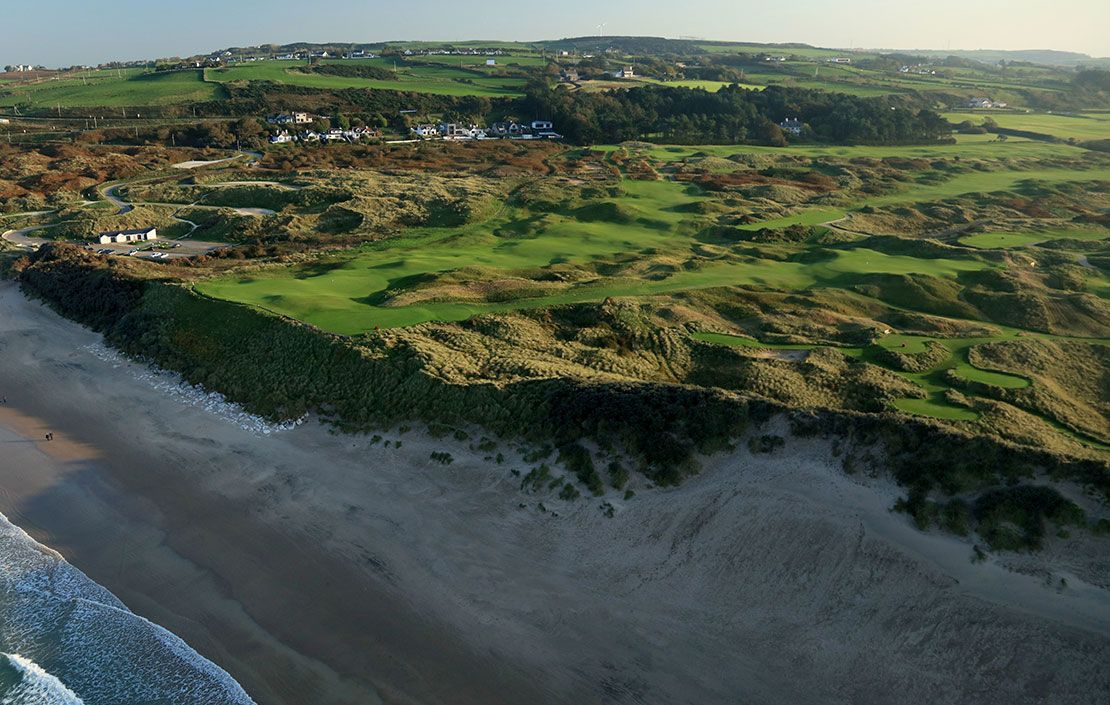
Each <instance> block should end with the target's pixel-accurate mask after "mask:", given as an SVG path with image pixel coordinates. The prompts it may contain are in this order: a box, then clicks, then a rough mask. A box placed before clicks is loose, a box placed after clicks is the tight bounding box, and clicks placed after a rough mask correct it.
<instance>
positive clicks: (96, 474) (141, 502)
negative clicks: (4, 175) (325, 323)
mask: <svg viewBox="0 0 1110 705" xmlns="http://www.w3.org/2000/svg"><path fill="white" fill-rule="evenodd" d="M97 342H98V336H96V335H95V334H92V333H90V332H89V331H86V330H84V329H82V328H80V327H78V326H76V325H74V324H72V323H70V322H67V321H64V320H62V319H59V318H58V317H57V316H56V315H54V314H53V313H52V312H50V311H49V310H47V309H45V308H44V307H42V306H40V305H38V304H35V303H32V302H28V301H27V300H25V299H24V298H23V297H22V296H20V295H19V294H18V292H17V291H16V290H15V288H14V287H13V286H12V285H11V284H9V283H0V369H2V370H4V376H3V377H2V378H0V394H6V395H7V396H8V399H9V404H10V405H11V407H12V408H14V409H16V410H18V412H19V413H20V414H21V415H22V418H25V419H32V420H33V424H35V425H32V426H29V427H26V428H27V429H28V430H27V433H32V432H36V433H37V432H38V431H39V430H41V429H43V428H51V429H53V430H54V431H55V433H57V434H58V436H59V437H60V438H63V439H65V440H64V442H67V443H68V442H71V441H72V443H74V444H79V446H75V447H80V448H85V449H91V450H89V452H87V454H86V456H85V457H83V458H52V457H50V456H49V455H48V454H44V453H42V452H39V451H38V449H37V448H35V447H33V446H32V445H29V444H26V443H24V444H23V445H18V444H17V445H13V446H12V447H13V448H18V449H19V453H20V454H19V455H18V457H17V456H15V455H11V454H9V455H8V456H6V457H0V487H3V488H4V493H3V494H0V511H3V512H4V513H5V514H7V515H8V516H9V517H10V518H11V519H12V520H13V521H14V522H16V523H17V524H20V525H22V526H24V527H25V528H26V529H27V530H28V531H29V532H30V533H31V534H32V535H33V536H35V537H36V538H37V539H39V540H42V541H43V542H45V543H47V544H48V545H51V546H52V547H54V548H56V549H58V550H60V551H61V552H62V553H63V554H64V555H65V556H66V557H67V559H68V560H70V561H71V562H72V563H74V564H75V565H76V566H77V567H79V568H81V569H82V570H84V571H85V572H86V573H88V574H89V575H90V577H92V578H93V579H95V580H97V581H98V582H100V583H101V584H103V585H105V586H106V587H108V588H109V589H111V590H113V592H115V593H116V594H117V595H118V596H119V597H120V598H121V599H123V600H124V602H126V603H127V604H128V605H129V606H130V607H131V608H132V609H133V610H135V611H136V612H138V613H140V614H144V615H146V616H148V617H151V618H152V619H154V620H155V621H157V622H159V623H161V624H163V625H165V626H167V627H168V628H170V629H171V630H173V631H175V632H177V633H178V634H180V635H181V636H182V637H184V638H185V639H186V640H187V641H188V642H189V643H190V644H191V645H192V646H194V648H197V649H198V650H199V651H200V652H201V653H202V654H204V655H205V656H207V657H209V658H212V659H213V660H214V661H216V662H217V663H218V664H220V665H221V666H223V667H224V668H226V669H227V670H228V671H229V672H231V673H232V675H234V676H235V677H237V678H238V679H239V680H240V682H241V683H242V684H243V685H244V687H245V688H246V689H247V692H248V693H250V694H251V695H252V696H253V697H254V698H255V699H256V700H257V701H258V702H259V703H261V704H262V705H269V704H270V703H304V702H313V703H363V702H373V701H374V700H375V699H376V698H378V697H381V698H382V699H383V700H384V701H386V702H391V703H392V702H396V703H452V704H456V703H483V704H486V703H521V702H529V703H584V702H613V703H674V702H697V703H736V702H745V703H799V702H806V703H858V702H876V701H881V702H888V703H920V702H930V703H1040V702H1045V701H1046V700H1051V701H1052V702H1056V703H1099V702H1105V700H1106V698H1107V697H1108V695H1110V674H1108V673H1107V671H1106V669H1105V664H1106V663H1107V661H1108V659H1110V607H1108V605H1110V600H1108V595H1110V592H1108V591H1107V590H1106V589H1105V588H1104V587H1098V585H1097V584H1096V583H1098V581H1097V580H1091V581H1087V580H1085V579H1083V578H1082V577H1081V576H1079V575H1077V572H1076V571H1072V570H1071V569H1070V568H1069V567H1068V566H1064V567H1063V568H1061V567H1060V564H1059V563H1058V562H1057V557H1058V556H1059V555H1066V554H1068V552H1069V551H1071V552H1072V555H1075V552H1082V551H1086V552H1094V554H1093V557H1092V556H1090V555H1087V556H1079V557H1078V558H1076V560H1080V559H1081V560H1080V562H1081V564H1082V566H1083V567H1084V570H1087V571H1088V572H1089V571H1090V570H1094V569H1095V568H1092V567H1091V566H1092V565H1094V566H1096V567H1097V565H1099V563H1100V561H1101V558H1100V556H1103V555H1105V550H1106V543H1105V540H1104V539H1103V540H1100V542H1095V543H1089V542H1088V543H1084V541H1086V540H1085V539H1084V540H1079V539H1076V540H1074V541H1075V542H1074V543H1069V542H1064V541H1062V540H1059V541H1058V540H1055V539H1054V542H1055V543H1053V545H1051V546H1050V551H1049V552H1048V553H1047V554H1046V557H1045V558H1043V559H1040V558H1027V560H1029V561H1034V562H1036V561H1041V563H1040V564H1039V569H1040V570H1043V571H1047V572H1048V573H1050V574H1053V575H1057V574H1059V575H1064V574H1065V573H1066V574H1068V575H1073V576H1076V580H1075V582H1074V583H1073V582H1072V580H1070V579H1069V581H1068V582H1069V587H1068V588H1067V589H1063V590H1060V589H1057V588H1056V587H1055V586H1054V585H1055V584H1053V583H1051V582H1046V581H1044V580H1043V579H1041V577H1040V576H1039V575H1035V574H1032V573H1031V572H1023V573H1020V574H1019V573H1015V572H1012V571H1010V570H1007V568H1006V565H1004V561H1001V560H996V559H992V560H988V561H987V562H985V563H972V562H971V560H970V556H971V549H970V545H969V544H968V543H966V542H964V541H962V540H960V539H957V538H954V537H950V536H944V535H940V534H933V533H930V534H923V533H921V532H918V531H917V530H915V529H914V528H912V526H910V524H909V523H908V522H907V521H906V518H905V517H903V516H901V515H898V514H893V513H891V512H890V511H889V507H890V506H891V504H892V502H893V499H894V497H895V496H896V491H895V489H894V488H893V487H891V486H890V485H889V483H887V482H885V481H883V480H877V479H867V480H865V479H858V478H853V477H848V476H845V475H844V474H843V473H841V472H840V471H839V470H838V469H837V464H836V463H835V460H834V459H833V458H831V454H830V451H829V448H828V446H827V444H825V443H824V442H821V441H808V440H807V441H803V440H798V439H790V440H788V441H787V448H786V451H784V452H779V453H777V454H775V455H771V456H752V455H750V454H749V453H748V451H747V450H745V449H743V444H740V447H741V450H737V451H735V452H734V453H732V454H729V455H722V456H718V457H714V458H711V459H709V460H708V461H707V463H706V466H705V469H704V471H703V473H702V474H701V475H700V476H698V477H696V478H694V479H692V480H690V481H689V482H688V483H687V484H685V485H683V486H682V487H679V488H675V489H667V490H662V489H647V488H646V487H644V486H643V484H642V481H641V484H640V485H639V486H636V487H635V489H636V492H637V494H636V496H635V497H633V498H632V499H631V500H629V501H627V502H625V501H623V499H622V498H621V497H620V496H619V495H617V494H616V493H614V492H610V494H609V495H608V496H606V497H605V498H586V497H583V498H581V499H579V500H577V501H576V502H572V503H567V502H563V501H561V500H558V499H556V498H554V496H553V494H545V495H542V496H533V495H528V494H525V493H522V492H521V490H520V484H519V483H520V479H519V478H518V477H515V476H513V475H512V474H510V472H509V470H510V468H514V467H515V468H517V469H519V470H522V471H524V472H526V471H527V466H526V465H525V464H523V463H522V462H521V461H520V460H519V456H518V455H517V454H516V453H514V452H513V451H512V449H510V448H509V447H508V445H507V444H505V443H502V444H501V447H500V448H499V450H501V451H502V452H505V453H506V455H507V456H509V459H508V461H507V462H506V463H505V464H504V465H497V464H495V463H491V462H488V461H484V460H483V459H482V456H484V455H485V453H482V452H476V451H472V450H470V449H469V448H468V447H467V444H466V443H463V444H459V443H456V442H453V441H448V440H446V439H444V440H436V439H433V438H431V437H428V436H427V435H424V434H419V433H417V432H415V431H412V432H409V433H406V434H403V435H400V434H398V433H396V432H393V433H385V434H383V435H384V436H385V440H388V441H390V444H389V447H383V444H382V443H375V442H373V439H372V438H369V437H366V436H342V435H340V436H337V435H333V434H331V433H329V432H328V430H327V429H326V428H324V427H321V426H319V425H318V424H316V423H314V422H310V423H307V424H304V425H302V426H299V427H297V428H294V429H291V430H284V431H281V432H277V433H271V434H269V435H265V434H261V433H257V432H253V431H252V430H251V429H250V428H249V427H248V428H244V427H243V425H242V424H237V423H234V422H233V421H231V420H229V419H228V417H227V416H226V415H221V414H218V413H213V412H212V411H210V410H208V409H205V408H204V407H203V405H197V404H189V403H185V402H183V401H182V400H181V399H180V398H175V397H174V396H172V395H167V394H165V393H164V391H163V390H161V389H159V388H157V387H155V386H153V385H152V384H151V383H150V380H149V379H147V378H144V375H146V374H149V370H146V368H143V367H142V366H139V365H135V364H134V363H126V362H125V363H121V364H115V365H113V364H111V363H109V362H107V361H106V360H104V359H100V358H98V357H96V356H94V355H92V354H90V352H89V350H88V349H86V348H87V346H90V345H95V344H96V343H97ZM63 391H64V394H63V393H62V392H63ZM6 419H8V417H6V416H5V417H3V418H0V425H6V423H5V420H6ZM17 425H18V424H16V423H15V422H13V426H17ZM9 428H10V427H9ZM17 440H18V439H17ZM398 440H399V441H401V444H400V447H397V446H396V445H395V443H394V442H395V441H398ZM55 442H58V441H55ZM433 451H446V452H450V453H451V454H452V456H453V457H454V462H453V463H452V464H450V465H448V466H443V465H440V464H437V463H434V462H432V461H431V460H430V459H429V456H430V454H431V453H432V452H433ZM32 479H33V481H32ZM606 501H607V502H609V503H611V504H612V505H613V507H614V516H613V518H607V517H606V516H605V514H604V513H603V512H602V502H606ZM540 502H542V503H543V504H544V505H545V507H546V509H547V511H546V512H544V511H540V510H539V508H538V505H539V503H540ZM522 505H523V506H522ZM1102 562H1103V563H1104V561H1102ZM1101 570H1102V571H1103V572H1105V571H1106V566H1105V565H1103V566H1102V569H1101Z"/></svg>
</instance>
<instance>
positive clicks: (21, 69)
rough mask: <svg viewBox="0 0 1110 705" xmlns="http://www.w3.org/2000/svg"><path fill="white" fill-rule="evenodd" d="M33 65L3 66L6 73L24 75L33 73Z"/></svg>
mask: <svg viewBox="0 0 1110 705" xmlns="http://www.w3.org/2000/svg"><path fill="white" fill-rule="evenodd" d="M34 70H35V66H34V64H16V65H14V66H5V67H4V71H5V72H7V73H26V72H27V71H34Z"/></svg>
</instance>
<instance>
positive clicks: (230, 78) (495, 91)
mask: <svg viewBox="0 0 1110 705" xmlns="http://www.w3.org/2000/svg"><path fill="white" fill-rule="evenodd" d="M329 63H353V64H356V65H371V66H378V67H380V68H389V69H392V67H393V62H391V61H387V60H384V59H365V60H360V61H352V62H342V61H336V62H329ZM303 68H305V64H304V63H303V62H299V61H262V62H257V63H253V64H237V65H234V66H231V67H228V68H222V69H207V70H206V71H205V78H206V80H208V81H212V82H216V83H231V82H234V81H273V82H274V83H281V84H285V85H290V86H302V87H305V88H328V89H344V88H377V89H381V90H394V91H412V92H417V93H431V94H436V95H477V96H488V97H496V96H514V95H520V89H521V88H522V87H523V86H524V80H523V79H519V78H501V77H484V76H480V75H475V74H474V73H473V72H472V71H467V70H463V69H457V68H451V67H449V66H443V67H424V66H405V65H403V64H401V65H400V66H399V68H398V70H397V78H396V79H395V80H388V79H372V78H359V77H349V76H332V75H327V74H317V73H306V72H303V71H301V70H299V69H303Z"/></svg>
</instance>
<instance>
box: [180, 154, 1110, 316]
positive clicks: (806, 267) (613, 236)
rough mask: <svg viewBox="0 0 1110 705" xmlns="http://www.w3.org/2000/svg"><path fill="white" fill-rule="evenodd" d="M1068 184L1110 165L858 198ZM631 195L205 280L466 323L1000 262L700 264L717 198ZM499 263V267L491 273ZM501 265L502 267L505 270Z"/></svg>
mask: <svg viewBox="0 0 1110 705" xmlns="http://www.w3.org/2000/svg"><path fill="white" fill-rule="evenodd" d="M1028 179H1035V180H1039V181H1044V182H1050V183H1051V182H1061V181H1076V180H1084V181H1085V180H1093V179H1110V169H1102V170H1091V171H1082V170H1067V169H1040V170H1036V171H1026V172H971V173H967V174H961V175H958V176H956V177H955V178H953V179H950V180H949V181H946V182H943V183H939V184H925V185H922V184H917V185H914V186H912V187H911V188H909V189H907V190H905V191H900V192H897V193H893V194H889V195H885V196H879V197H873V198H869V199H866V200H865V201H863V202H861V203H859V204H857V205H864V204H866V205H874V206H879V205H891V204H898V203H910V202H915V201H928V200H933V199H937V198H945V197H950V196H954V195H959V194H964V193H971V192H983V191H995V190H1003V189H1007V188H1012V187H1013V186H1015V185H1017V184H1019V183H1021V182H1023V181H1025V180H1028ZM623 187H624V189H625V192H624V195H623V196H621V197H619V198H616V199H607V200H603V201H602V202H601V204H599V205H604V206H606V208H607V210H605V211H604V212H605V217H603V218H596V219H594V218H593V217H592V216H586V217H585V218H583V217H571V216H567V215H557V214H546V215H545V216H544V217H543V220H542V224H541V225H540V226H539V227H538V229H537V230H535V232H533V233H532V234H530V235H529V236H528V237H523V238H511V237H497V236H495V235H493V234H492V232H493V231H494V230H496V229H498V228H500V227H513V226H516V225H519V224H520V223H521V222H527V221H528V220H529V219H531V218H532V217H533V214H532V213H529V212H526V211H520V210H518V209H508V212H506V213H502V214H501V215H500V216H498V217H497V218H495V219H494V220H492V221H486V222H480V223H474V224H471V225H468V226H464V227H463V228H461V229H455V228H424V229H419V230H416V231H414V232H412V233H410V234H408V235H407V236H406V237H405V238H403V239H396V240H389V241H386V242H382V243H375V244H372V245H367V246H364V247H363V248H361V249H359V250H357V251H355V252H354V253H344V254H341V255H337V256H331V257H328V258H326V259H324V260H322V261H320V262H317V263H314V264H312V265H311V266H308V267H304V268H283V269H277V270H265V271H262V272H259V273H257V274H250V275H246V276H243V275H238V276H233V277H229V278H223V279H216V280H212V281H208V282H204V283H202V284H199V285H198V290H199V291H200V292H201V293H203V294H205V295H208V296H212V297H215V298H221V299H227V300H230V301H237V302H241V303H247V304H252V305H256V306H260V307H262V308H265V309H268V310H270V311H274V312H276V313H280V314H283V315H287V316H291V317H293V318H297V319H300V320H303V321H305V322H308V323H311V324H312V325H315V326H318V327H320V328H323V329H325V330H329V331H332V332H335V333H340V334H347V335H351V334H357V333H360V332H364V331H367V330H371V329H374V328H377V327H381V328H389V327H396V326H409V325H414V324H417V323H422V322H425V321H433V320H438V321H456V320H462V319H466V318H469V317H471V316H474V315H476V314H480V313H489V312H495V311H507V310H516V309H522V308H536V307H541V306H550V305H554V304H563V303H574V302H584V301H600V300H603V299H606V298H608V297H613V296H633V295H649V294H661V293H669V292H677V291H684V290H691V289H704V288H709V287H718V286H732V285H744V286H757V287H767V288H775V289H805V288H808V287H813V286H848V285H851V284H852V283H853V282H855V281H860V277H863V276H864V275H870V274H907V275H908V274H924V275H931V276H935V277H943V278H954V277H956V276H958V275H959V274H960V273H963V272H973V271H978V270H983V269H988V268H990V267H992V266H995V265H992V264H989V263H988V262H986V261H983V260H978V259H975V258H955V257H950V258H945V257H935V258H923V257H914V256H910V255H902V254H887V253H881V252H876V251H874V250H871V249H864V248H847V249H835V250H826V251H824V252H823V253H822V254H821V256H819V257H816V258H810V259H807V260H805V261H800V260H798V259H792V260H788V261H781V260H779V259H774V260H772V259H763V258H759V257H751V256H749V257H746V258H728V259H715V260H712V261H705V262H697V263H696V264H693V265H691V264H690V257H691V253H690V248H691V247H692V246H693V245H695V244H696V241H695V240H694V239H693V237H692V235H693V234H694V232H695V222H694V221H693V220H692V219H690V218H689V217H688V216H686V215H685V214H684V213H683V212H682V210H683V208H682V207H683V206H689V205H690V204H696V203H697V202H698V201H704V200H707V197H706V196H705V195H702V194H698V193H697V192H692V191H691V188H690V187H687V186H684V185H682V184H678V183H675V182H670V181H632V180H625V181H623ZM845 213H846V211H844V210H838V209H829V208H811V209H805V210H802V211H800V212H798V213H795V214H791V215H788V216H784V217H781V218H775V219H771V220H765V221H761V222H758V223H754V224H750V225H747V226H743V227H744V228H746V229H749V230H754V229H758V228H783V227H787V226H790V225H795V224H803V225H813V224H817V223H821V222H826V221H830V220H835V219H837V218H840V217H842V216H843V215H844V214H845ZM621 257H624V258H627V257H634V258H639V259H641V260H643V261H645V262H651V261H658V262H659V266H658V267H656V268H654V269H651V268H649V269H647V270H645V271H642V272H639V273H630V272H627V271H624V272H623V273H622V272H621V271H617V272H616V273H614V274H611V275H604V274H600V273H595V274H591V275H589V276H586V277H585V278H580V279H579V280H577V281H575V282H573V283H572V284H571V285H569V286H563V287H559V288H558V290H557V291H554V292H551V291H549V290H547V289H544V288H543V287H542V286H530V287H525V288H524V289H523V290H521V289H519V288H518V289H517V293H516V294H515V295H506V296H505V297H503V300H498V301H496V302H490V301H488V300H485V301H482V300H478V301H460V300H457V299H455V300H443V301H437V300H435V299H434V298H433V299H431V300H422V301H420V302H414V303H409V304H404V303H400V304H399V303H396V302H392V301H390V297H389V295H388V292H390V291H391V290H396V289H398V288H403V287H405V286H406V285H407V284H408V283H410V282H413V281H415V280H418V279H419V278H421V277H427V276H429V275H435V274H439V273H445V272H451V271H467V270H472V271H476V270H481V272H480V273H476V274H475V275H474V277H472V279H476V280H483V279H485V280H488V279H496V278H497V277H498V276H510V275H511V273H514V272H519V271H521V270H527V269H530V268H537V267H546V266H549V265H553V264H566V265H573V266H578V267H585V266H587V265H591V264H596V263H599V262H605V261H608V260H611V259H613V258H621ZM491 272H492V273H491ZM498 273H501V274H500V275H499V274H498Z"/></svg>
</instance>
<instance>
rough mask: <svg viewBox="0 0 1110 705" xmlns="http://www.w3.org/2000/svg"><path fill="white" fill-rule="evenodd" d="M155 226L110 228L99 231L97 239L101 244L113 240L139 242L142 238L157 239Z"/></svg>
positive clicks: (109, 242) (107, 243)
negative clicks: (102, 231) (133, 228)
mask: <svg viewBox="0 0 1110 705" xmlns="http://www.w3.org/2000/svg"><path fill="white" fill-rule="evenodd" d="M157 239H158V229H157V228H144V229H139V230H110V231H108V232H104V233H100V235H98V236H97V240H98V241H99V242H100V244H101V245H110V244H112V243H113V242H141V241H143V240H157Z"/></svg>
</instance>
